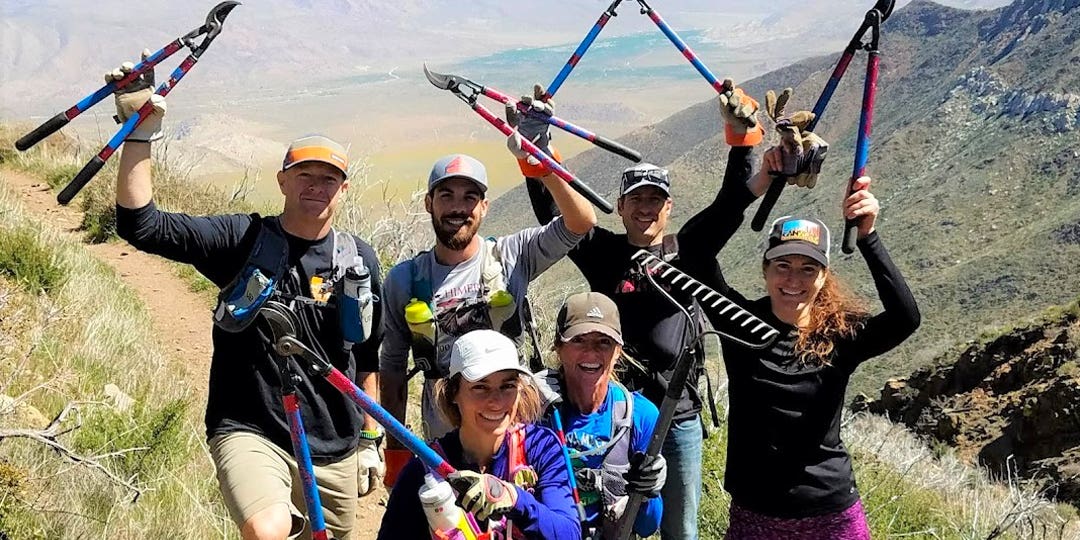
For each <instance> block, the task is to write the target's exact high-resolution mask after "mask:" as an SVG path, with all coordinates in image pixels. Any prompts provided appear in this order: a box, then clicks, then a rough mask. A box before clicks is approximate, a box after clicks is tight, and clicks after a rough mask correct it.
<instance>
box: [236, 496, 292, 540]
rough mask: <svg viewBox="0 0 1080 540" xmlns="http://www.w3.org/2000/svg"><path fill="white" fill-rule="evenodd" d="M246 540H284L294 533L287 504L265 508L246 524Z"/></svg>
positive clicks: (243, 533)
mask: <svg viewBox="0 0 1080 540" xmlns="http://www.w3.org/2000/svg"><path fill="white" fill-rule="evenodd" d="M240 532H241V534H242V535H243V537H244V540H284V539H286V538H288V537H289V533H290V532H292V516H291V515H289V507H288V505H285V504H275V505H273V506H270V507H268V508H264V509H262V510H260V511H258V512H256V513H255V514H254V515H252V516H251V517H250V518H248V520H247V521H245V522H244V526H243V528H242V529H241V531H240Z"/></svg>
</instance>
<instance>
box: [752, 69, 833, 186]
mask: <svg viewBox="0 0 1080 540" xmlns="http://www.w3.org/2000/svg"><path fill="white" fill-rule="evenodd" d="M790 98H791V89H790V88H785V89H784V91H783V93H781V94H780V97H776V94H775V93H774V92H773V91H772V90H769V92H768V93H767V94H766V95H765V110H766V112H767V113H768V115H769V117H770V118H772V119H773V121H774V122H776V130H777V131H778V132H780V150H781V155H782V157H783V163H784V166H783V169H782V170H780V171H776V172H778V173H780V174H783V175H784V176H785V177H787V182H788V184H791V185H796V186H799V187H807V188H812V187H814V185H816V184H817V175H818V173H820V172H821V164H822V163H824V161H825V155H826V154H827V153H828V151H829V143H827V142H825V140H824V139H822V138H821V137H818V136H817V135H816V134H814V133H813V132H811V131H806V128H807V126H809V125H810V122H812V121H813V120H814V113H812V112H810V111H798V112H796V113H795V114H792V115H791V116H784V106H785V105H787V102H788V100H789V99H790Z"/></svg>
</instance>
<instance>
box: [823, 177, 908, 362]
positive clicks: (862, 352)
mask: <svg viewBox="0 0 1080 540" xmlns="http://www.w3.org/2000/svg"><path fill="white" fill-rule="evenodd" d="M869 187H870V179H869V178H867V177H863V178H860V179H858V180H856V181H855V183H854V185H853V189H852V194H851V195H850V196H849V197H848V198H847V199H846V200H845V201H844V203H845V205H844V217H845V218H847V219H850V220H854V221H855V222H856V223H857V225H858V227H859V233H858V240H857V242H856V245H857V246H858V248H859V252H860V253H862V256H863V258H864V259H865V260H866V265H867V266H868V267H869V269H870V275H871V276H873V278H874V286H875V287H876V288H877V291H878V297H879V298H880V299H881V305H882V307H883V308H884V310H883V311H882V312H881V313H879V314H877V315H874V316H873V317H870V318H869V319H868V320H867V321H866V324H865V326H864V327H863V328H862V329H861V330H859V331H858V332H857V333H856V335H855V337H854V338H853V339H852V340H851V342H850V343H849V344H843V345H840V346H838V348H839V347H843V350H844V353H845V354H844V356H845V357H848V358H851V360H852V361H853V362H854V363H855V364H857V363H858V362H863V361H866V360H869V359H870V358H873V357H875V356H877V355H880V354H883V353H885V352H887V351H889V350H891V349H893V348H894V347H896V346H897V345H900V344H901V343H903V342H904V340H906V339H907V338H908V337H910V336H911V335H912V334H914V333H915V330H917V329H918V328H919V324H920V323H921V322H922V316H921V315H920V313H919V306H918V305H917V304H916V302H915V296H914V295H912V294H911V289H909V288H908V286H907V282H906V281H905V280H904V276H903V275H901V274H900V269H898V268H897V267H896V265H895V264H893V261H892V259H891V258H890V257H889V253H888V251H886V250H885V244H884V243H882V241H881V238H880V237H879V236H878V234H877V232H876V231H875V229H874V225H875V222H876V220H877V215H878V211H879V209H880V205H879V203H878V200H877V198H876V197H874V195H873V194H872V193H870V191H869Z"/></svg>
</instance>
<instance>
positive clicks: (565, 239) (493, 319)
mask: <svg viewBox="0 0 1080 540" xmlns="http://www.w3.org/2000/svg"><path fill="white" fill-rule="evenodd" d="M515 139H516V138H515V137H513V136H512V137H511V138H510V140H509V142H508V144H509V145H511V147H512V148H513V147H516V146H518V143H516V142H515ZM518 151H520V149H518ZM539 181H540V182H543V185H544V186H545V187H546V189H547V190H548V191H549V192H550V193H551V194H552V197H553V199H554V202H555V204H556V205H557V206H558V208H559V210H560V211H561V214H562V216H561V217H560V218H559V219H554V220H550V222H549V223H547V224H546V225H544V226H541V227H531V228H528V229H524V230H522V231H520V232H517V233H515V234H511V235H507V236H502V237H499V238H494V239H484V238H482V237H480V236H479V235H477V231H478V230H479V228H480V224H481V223H482V222H483V220H484V216H485V215H487V211H488V204H489V202H490V201H489V199H488V198H487V190H488V178H487V171H486V169H485V168H484V165H483V164H482V163H480V162H479V161H477V160H476V159H474V158H472V157H470V156H467V155H464V154H452V155H449V156H445V157H443V158H442V159H439V160H438V161H436V162H435V165H434V166H433V167H432V168H431V173H430V174H429V176H428V193H427V196H426V197H425V198H424V208H425V210H427V212H428V213H429V214H431V226H432V228H434V230H435V239H436V242H435V246H434V247H433V248H432V249H431V250H430V251H425V252H422V253H420V254H419V255H417V256H416V257H414V258H412V259H410V260H407V261H404V262H402V263H400V264H398V265H396V266H394V268H392V269H391V270H390V272H389V273H388V274H387V277H386V289H385V291H384V294H383V301H382V309H383V321H384V322H383V324H384V338H385V339H384V342H383V347H382V350H381V352H380V362H379V367H380V381H379V385H380V388H381V394H380V400H381V402H382V404H383V406H384V407H386V409H387V410H388V411H390V413H391V414H393V415H395V416H396V417H397V418H398V419H399V420H401V421H403V422H404V420H405V405H406V403H407V399H408V397H407V394H406V390H407V381H408V377H409V374H408V373H407V372H408V358H409V352H410V350H411V352H412V356H413V361H414V363H415V365H416V368H415V369H414V370H413V373H414V374H415V373H417V372H419V371H422V372H423V374H424V379H425V380H424V393H423V396H422V399H421V416H422V422H423V426H422V428H423V430H422V431H423V433H424V436H425V438H428V439H432V438H437V437H441V436H443V435H444V434H446V433H447V432H448V431H449V430H450V429H451V426H450V425H449V424H448V423H447V422H446V420H445V419H444V418H442V417H441V416H440V414H439V412H438V410H437V407H436V402H435V400H434V387H435V381H437V380H438V379H440V378H443V377H445V376H446V374H447V370H448V368H449V365H450V351H451V348H452V347H453V344H454V341H455V340H456V339H457V338H458V337H459V336H462V335H464V334H465V333H467V332H469V331H472V330H477V329H490V330H498V331H500V332H502V333H503V334H504V335H506V336H508V337H511V338H513V339H514V340H515V341H517V342H518V345H522V344H523V342H524V338H525V335H526V333H527V331H528V326H529V325H530V324H531V315H530V314H529V313H528V303H527V298H526V294H527V291H528V285H529V282H530V281H532V280H533V279H535V278H536V277H537V276H539V275H540V273H541V272H543V271H544V270H547V269H548V268H549V267H551V265H552V264H555V262H557V261H558V260H559V259H561V258H562V257H563V256H565V255H566V253H567V252H568V251H569V250H570V249H571V248H573V247H574V245H576V244H577V243H578V241H579V240H581V238H582V237H583V236H584V235H585V234H586V233H588V232H589V231H590V230H591V229H592V228H593V225H595V224H596V213H595V212H594V211H593V208H592V206H591V205H590V204H589V202H588V201H586V200H585V198H584V197H582V196H581V195H579V194H578V193H577V192H575V191H574V190H572V189H570V186H569V185H568V184H567V183H566V182H564V181H563V180H562V179H560V178H558V177H557V176H555V175H554V174H550V173H548V174H544V175H543V177H542V178H541V179H540V180H539ZM410 457H411V454H410V453H409V451H408V450H405V449H404V448H403V447H401V446H400V445H398V444H397V443H396V441H388V442H387V448H386V469H387V470H386V476H385V482H386V484H387V486H391V485H393V483H394V481H395V480H396V478H397V474H398V473H399V472H400V471H401V468H402V467H403V466H404V465H405V463H406V462H407V461H408V459H409V458H410Z"/></svg>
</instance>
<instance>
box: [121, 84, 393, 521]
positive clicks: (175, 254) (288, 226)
mask: <svg viewBox="0 0 1080 540" xmlns="http://www.w3.org/2000/svg"><path fill="white" fill-rule="evenodd" d="M125 67H126V68H127V70H128V71H130V69H131V67H130V64H128V65H125ZM110 76H112V78H114V79H115V78H122V77H123V76H124V72H123V69H121V70H118V71H117V72H116V73H114V74H110ZM143 77H146V75H144V76H143ZM133 89H134V91H132V90H133ZM152 91H153V85H152V84H151V83H149V81H139V82H138V83H133V84H131V85H128V86H126V87H125V88H124V89H123V90H122V91H120V92H118V93H117V99H116V101H117V112H118V116H119V117H120V118H121V119H126V118H127V117H128V116H129V115H130V114H132V112H133V111H134V110H136V109H138V108H139V106H141V104H142V103H144V102H146V100H147V99H149V98H150V93H151V92H152ZM154 104H155V112H154V113H153V114H151V115H150V116H149V117H148V118H147V119H146V120H145V121H143V123H142V124H140V125H139V127H138V128H137V129H136V130H135V131H134V132H133V133H132V134H131V136H130V137H129V138H128V139H127V141H126V142H125V143H124V147H123V150H122V153H121V157H120V167H119V169H120V171H119V175H118V178H117V186H116V227H117V233H118V234H119V235H120V237H121V238H124V239H125V240H127V241H128V242H130V243H131V245H132V246H134V247H136V248H137V249H140V250H143V251H147V252H149V253H154V254H157V255H161V256H163V257H166V258H168V259H172V260H174V261H177V262H182V263H185V264H190V265H192V266H194V267H195V269H196V270H198V271H199V272H200V273H201V274H203V275H204V276H206V277H207V278H208V279H209V280H210V281H212V282H213V283H214V284H215V285H217V286H218V287H220V288H221V290H222V292H221V294H220V295H219V304H218V307H217V309H215V310H214V331H213V347H214V352H213V358H212V360H211V363H210V390H209V396H208V399H207V404H206V435H207V438H208V439H209V441H208V446H209V450H210V456H211V458H212V459H213V461H214V467H215V469H216V471H217V477H218V482H219V485H220V489H221V494H222V497H223V499H224V502H225V506H226V507H227V508H228V510H229V514H230V515H231V516H232V518H233V521H235V522H236V525H237V527H239V528H240V530H241V533H242V535H243V537H244V538H245V539H261V538H275V539H279V538H286V537H289V538H293V537H295V536H297V535H300V534H302V533H304V532H305V531H307V532H308V533H309V534H310V526H309V524H308V522H307V519H306V517H305V514H306V512H305V511H304V508H305V506H304V502H303V496H302V490H301V489H299V485H300V477H299V473H298V470H297V464H296V460H295V459H294V458H293V456H292V440H291V437H290V433H289V425H288V422H287V420H286V416H285V411H284V407H283V404H282V398H281V388H280V386H281V378H280V377H281V375H282V374H281V373H279V370H278V367H277V365H276V363H275V353H274V339H275V337H276V336H274V335H273V333H272V332H271V331H270V329H269V326H268V325H267V324H266V322H265V321H264V320H263V318H262V317H260V316H259V313H260V309H261V308H262V307H263V306H264V305H267V304H268V303H270V302H277V303H278V304H274V305H282V306H287V307H285V308H284V309H288V310H289V311H291V312H292V314H293V315H295V316H296V321H297V323H298V324H299V327H300V328H301V329H302V330H299V331H298V332H297V334H299V335H297V336H295V337H296V338H297V339H300V340H302V341H303V342H304V344H305V345H307V346H308V347H310V348H311V349H313V350H314V351H317V352H318V353H319V354H320V355H321V356H322V357H323V358H325V359H327V360H328V361H329V362H330V363H332V364H333V365H334V367H336V368H338V369H339V370H341V372H343V373H344V374H345V375H346V376H348V377H350V378H351V379H353V380H354V381H356V383H357V384H358V385H359V386H361V387H362V388H364V390H365V391H366V392H369V393H375V392H376V391H377V382H376V376H375V374H374V372H375V371H376V370H377V369H378V348H379V342H380V340H381V338H380V330H379V329H380V322H381V321H380V318H381V314H380V313H379V310H378V309H374V310H369V311H368V312H369V313H372V316H371V317H369V318H366V319H365V317H359V320H357V319H356V318H353V319H349V318H347V317H339V316H340V315H341V313H344V312H345V310H339V307H340V306H341V305H342V303H343V302H342V300H343V299H344V297H345V296H346V293H345V292H344V291H345V288H344V286H340V287H339V286H338V285H339V284H343V282H344V281H345V279H344V277H345V275H346V273H349V275H363V274H365V273H366V274H367V275H368V276H369V279H370V281H369V282H368V283H369V285H368V286H367V291H366V292H367V293H370V294H357V295H356V297H357V300H356V302H357V304H358V305H362V302H363V300H362V299H365V298H367V299H370V298H371V297H372V296H374V297H377V296H379V294H380V292H381V291H380V289H381V282H380V279H379V276H380V272H379V259H378V257H376V256H375V251H374V250H373V249H372V248H371V246H370V245H368V244H367V243H366V242H364V241H362V240H360V239H359V238H357V237H356V236H354V235H352V234H349V233H345V232H342V231H336V230H334V229H333V228H332V227H331V224H332V222H333V219H334V216H335V215H336V213H337V211H338V207H339V206H340V203H341V199H342V197H343V195H344V193H345V192H346V191H347V190H348V188H349V179H348V168H349V162H348V155H347V152H346V150H345V148H344V147H343V146H342V145H341V144H339V143H337V142H335V141H333V140H331V139H329V138H326V137H322V136H318V135H313V136H308V137H303V138H300V139H297V140H295V141H293V143H292V144H291V145H290V146H289V148H288V150H287V151H286V153H285V158H284V160H283V161H282V166H281V170H280V171H279V172H278V173H277V183H278V187H279V188H280V190H281V193H282V195H284V198H285V202H284V209H283V210H282V212H281V213H280V214H279V215H276V216H268V217H262V216H259V215H257V214H228V215H212V216H192V215H188V214H183V213H177V212H166V211H163V210H161V209H159V208H157V206H156V205H155V203H154V201H153V185H152V175H151V157H150V143H151V141H155V140H158V139H160V138H161V122H162V116H163V115H164V112H165V110H164V109H165V104H164V101H155V102H154ZM358 281H359V280H358ZM362 289H364V287H363V285H362V284H361V285H358V286H357V290H362ZM349 298H350V300H352V296H350V297H349ZM339 311H340V312H341V313H339ZM293 375H294V376H295V378H296V384H295V386H296V394H297V396H298V398H299V402H300V403H301V404H302V405H301V406H302V410H303V416H304V424H305V428H306V430H307V442H308V445H309V448H310V451H311V457H312V461H313V462H314V465H315V477H316V480H317V482H318V484H319V493H320V497H321V500H322V506H323V513H324V515H325V521H326V525H327V528H328V529H329V531H330V532H331V533H332V534H333V537H334V538H338V539H347V538H352V537H353V536H352V531H353V527H354V523H355V520H356V504H357V493H358V490H360V489H361V486H360V484H365V483H366V484H367V485H368V487H367V488H365V489H370V487H371V485H372V484H377V482H378V476H379V474H380V473H381V468H382V462H381V459H380V457H379V448H378V445H379V438H381V432H380V431H379V430H378V425H377V424H376V423H375V422H374V420H372V419H371V418H367V417H365V416H363V415H362V413H361V412H360V411H359V410H358V409H357V407H356V405H355V404H353V403H352V401H350V400H349V399H348V398H346V397H345V396H344V395H342V394H341V393H340V392H338V391H337V390H336V389H334V388H333V387H332V386H330V384H329V383H328V382H326V381H325V380H323V379H322V378H321V377H311V376H309V375H308V373H307V372H306V371H305V370H303V369H296V370H293ZM358 471H360V473H359V474H358Z"/></svg>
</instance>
